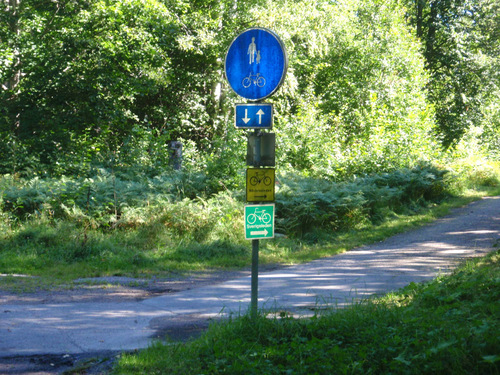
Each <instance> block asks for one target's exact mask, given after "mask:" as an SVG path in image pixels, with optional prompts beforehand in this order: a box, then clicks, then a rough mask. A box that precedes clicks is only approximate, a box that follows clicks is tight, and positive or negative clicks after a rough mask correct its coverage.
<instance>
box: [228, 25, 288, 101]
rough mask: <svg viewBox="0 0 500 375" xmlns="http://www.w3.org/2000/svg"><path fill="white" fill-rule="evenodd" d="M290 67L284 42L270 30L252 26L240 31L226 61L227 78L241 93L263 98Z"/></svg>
mask: <svg viewBox="0 0 500 375" xmlns="http://www.w3.org/2000/svg"><path fill="white" fill-rule="evenodd" d="M287 68H288V59H287V56H286V52H285V46H284V44H283V42H282V41H281V40H280V39H279V38H278V36H277V35H276V34H275V33H273V32H272V31H270V30H267V29H262V28H252V29H248V30H245V31H244V32H242V33H241V34H240V35H238V36H237V37H236V38H235V39H234V40H233V42H232V43H231V46H230V47H229V49H228V51H227V55H226V61H225V72H226V78H227V80H228V82H229V85H230V86H231V88H232V89H233V90H234V92H236V94H238V95H239V96H241V97H243V98H245V99H249V100H262V99H265V98H267V97H268V96H270V95H272V94H273V93H274V92H275V91H276V90H277V89H278V88H279V87H280V86H281V84H282V83H283V81H284V79H285V75H286V70H287Z"/></svg>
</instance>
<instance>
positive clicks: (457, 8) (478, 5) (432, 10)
mask: <svg viewBox="0 0 500 375" xmlns="http://www.w3.org/2000/svg"><path fill="white" fill-rule="evenodd" d="M408 6H409V10H410V19H411V21H412V23H413V25H414V26H415V30H416V35H417V36H418V37H419V38H420V39H421V40H422V44H423V55H424V57H425V60H426V68H427V70H428V72H429V74H430V77H431V79H430V81H429V85H428V89H429V99H430V100H431V102H432V103H433V105H434V106H435V108H436V119H437V123H438V125H439V128H438V135H439V137H440V139H441V142H442V144H443V146H444V147H445V148H447V147H450V146H453V145H454V144H456V143H457V142H458V141H459V140H460V139H461V137H462V136H463V135H464V133H465V132H466V131H467V129H468V128H469V127H471V126H473V125H475V126H479V125H480V124H481V122H482V121H483V119H484V118H483V113H482V112H483V111H482V107H483V105H484V104H485V98H487V97H489V96H490V95H491V93H493V92H494V90H495V89H494V88H495V87H498V83H499V80H498V50H499V42H498V40H499V38H498V36H499V32H500V31H499V30H500V19H499V13H500V12H499V10H500V4H499V3H498V1H497V0H473V1H465V0H414V1H409V2H408ZM492 59H493V60H495V61H497V62H496V63H493V64H492V61H491V60H492Z"/></svg>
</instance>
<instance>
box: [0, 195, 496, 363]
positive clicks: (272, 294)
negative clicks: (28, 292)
mask: <svg viewBox="0 0 500 375" xmlns="http://www.w3.org/2000/svg"><path fill="white" fill-rule="evenodd" d="M498 244H500V197H493V198H485V199H483V200H481V201H478V202H475V203H473V204H471V205H469V206H467V207H465V208H461V209H458V210H455V211H454V212H453V214H452V215H450V216H448V217H445V218H442V219H439V220H437V221H436V222H435V223H433V224H431V225H427V226H425V227H423V228H420V229H417V230H413V231H411V232H408V233H404V234H401V235H397V236H394V237H392V238H390V239H388V240H386V241H383V242H380V243H378V244H375V245H370V246H365V247H361V248H358V249H356V250H353V251H349V252H347V253H344V254H341V255H338V256H335V257H331V258H327V259H321V260H317V261H313V262H311V263H308V264H304V265H298V266H293V267H288V268H285V269H281V270H277V271H273V272H266V273H262V274H260V276H259V297H260V298H259V301H260V305H261V306H264V307H266V308H273V307H276V308H283V309H287V310H288V311H293V312H295V313H297V314H305V313H307V312H309V313H310V312H311V311H312V310H314V309H316V308H320V307H321V305H323V304H343V303H344V302H346V301H347V302H349V301H351V300H352V299H353V298H359V297H363V296H368V295H373V294H381V293H385V292H387V291H390V290H394V289H397V288H399V287H402V286H405V285H407V284H408V283H410V282H412V281H415V282H419V281H424V280H428V279H431V278H433V277H434V276H436V274H438V273H440V272H448V271H449V270H450V269H452V268H453V267H454V266H455V265H456V264H457V262H458V261H459V260H461V259H463V258H466V257H471V256H479V255H483V254H485V253H486V252H488V251H490V250H492V246H493V245H498ZM249 300H250V278H249V277H244V278H239V279H236V280H231V281H227V282H224V283H221V284H218V285H213V286H208V287H201V288H198V289H193V290H187V291H183V292H179V293H174V294H167V295H163V296H160V297H154V298H150V299H147V300H144V301H140V302H123V303H63V304H42V305H26V304H23V305H0V357H8V356H19V355H22V356H28V355H34V354H61V353H90V352H99V351H106V350H131V349H137V348H143V347H146V346H148V344H149V343H150V342H151V340H152V338H153V337H155V336H157V335H158V334H159V332H166V331H168V330H169V328H172V327H175V326H176V325H178V324H179V322H182V321H184V320H186V319H187V320H189V319H191V320H193V319H194V320H196V319H203V318H204V317H205V318H206V317H210V316H217V315H219V314H220V313H221V312H223V313H230V312H235V313H238V312H239V311H242V312H245V311H247V309H248V305H249Z"/></svg>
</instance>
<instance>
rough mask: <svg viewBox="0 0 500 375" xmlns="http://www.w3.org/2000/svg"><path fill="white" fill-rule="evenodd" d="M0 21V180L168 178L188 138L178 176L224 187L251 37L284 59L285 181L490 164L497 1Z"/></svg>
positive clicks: (69, 14)
mask: <svg viewBox="0 0 500 375" xmlns="http://www.w3.org/2000/svg"><path fill="white" fill-rule="evenodd" d="M0 12H1V13H0V83H1V90H0V173H3V174H14V175H15V174H18V175H21V176H33V175H40V176H47V175H49V176H60V175H86V174H88V173H90V172H89V171H91V170H92V168H96V167H105V168H114V169H115V170H118V169H119V168H122V169H123V168H136V167H139V168H140V169H141V170H142V171H148V173H161V171H162V170H164V169H165V168H168V167H169V163H170V160H169V159H170V158H169V155H170V154H171V150H169V142H171V141H181V142H182V143H183V151H184V160H183V162H184V168H186V169H188V170H190V171H193V172H194V171H201V172H203V173H206V174H207V175H208V176H209V177H210V178H213V179H215V180H220V181H222V180H223V181H224V184H226V185H229V186H228V187H231V186H233V185H234V184H235V183H236V182H235V181H238V180H239V179H238V175H240V174H241V173H240V172H241V168H242V167H244V155H243V153H244V152H245V150H246V147H245V142H246V137H245V134H244V133H243V132H242V131H241V130H235V129H233V117H232V116H233V105H234V103H235V102H240V101H241V98H238V97H237V96H236V95H235V94H234V93H232V92H231V91H230V89H229V88H228V86H227V84H226V82H225V78H224V71H223V62H224V57H225V53H226V51H227V48H228V46H229V45H230V43H231V41H232V39H233V38H234V37H235V36H236V35H237V34H238V33H239V32H241V31H242V30H244V29H245V28H248V27H253V26H259V27H267V28H270V29H272V30H274V31H275V32H276V33H277V34H278V35H280V37H281V38H282V39H283V41H284V43H285V45H286V49H287V52H288V56H289V60H290V67H289V70H288V75H287V78H286V82H285V84H284V86H283V87H282V89H281V90H280V91H279V92H278V93H277V94H276V95H275V96H273V97H272V98H270V99H269V100H268V101H269V102H272V103H273V104H274V105H275V108H276V116H275V131H276V133H277V154H278V165H279V168H280V170H282V171H285V170H293V171H295V172H299V173H304V174H307V175H312V176H323V177H328V178H333V179H339V178H345V177H349V176H353V175H356V174H366V173H371V172H379V171H389V170H395V169H397V168H401V167H411V166H414V165H416V164H418V163H421V162H422V161H436V160H439V159H442V158H443V157H447V156H449V155H450V152H457V150H468V151H467V152H471V150H472V149H473V151H474V152H480V153H483V154H487V155H489V156H496V155H498V149H499V146H500V120H499V118H500V115H499V113H500V100H499V99H500V91H499V80H500V75H499V71H500V69H499V61H500V58H499V50H500V47H499V30H500V26H499V25H500V16H499V14H500V12H499V3H498V1H497V0H473V1H465V0H417V1H412V0H401V1H400V0H398V1H396V0H390V1H386V0H384V1H382V0H380V1H379V0H372V1H361V0H342V1H312V0H301V1H292V0H278V1H264V0H249V1H238V0H222V1H220V0H217V1H210V0H203V1H198V0H190V1H187V0H141V1H139V0H126V1H125V0H124V1H104V0H102V1H101V0H99V1H85V0H56V1H53V0H50V1H49V0H3V1H2V2H1V3H0ZM221 184H222V182H221V183H217V182H214V183H212V185H213V188H214V189H215V190H217V189H218V188H221ZM209 185H210V184H209Z"/></svg>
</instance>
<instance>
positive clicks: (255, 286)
mask: <svg viewBox="0 0 500 375" xmlns="http://www.w3.org/2000/svg"><path fill="white" fill-rule="evenodd" d="M254 134H255V136H256V139H255V151H254V155H255V162H256V164H257V165H259V166H260V157H261V155H260V138H261V137H260V136H261V135H262V132H261V131H260V130H259V129H255V130H254ZM258 309H259V240H252V290H251V299H250V312H251V316H252V319H256V318H257V311H258Z"/></svg>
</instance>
